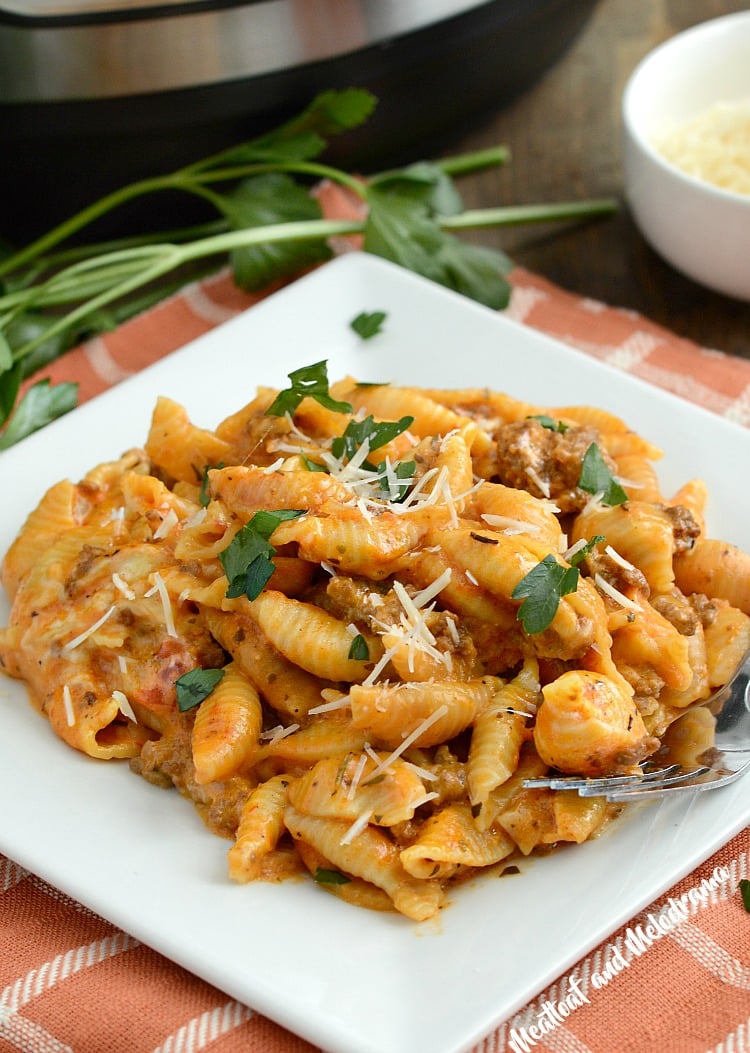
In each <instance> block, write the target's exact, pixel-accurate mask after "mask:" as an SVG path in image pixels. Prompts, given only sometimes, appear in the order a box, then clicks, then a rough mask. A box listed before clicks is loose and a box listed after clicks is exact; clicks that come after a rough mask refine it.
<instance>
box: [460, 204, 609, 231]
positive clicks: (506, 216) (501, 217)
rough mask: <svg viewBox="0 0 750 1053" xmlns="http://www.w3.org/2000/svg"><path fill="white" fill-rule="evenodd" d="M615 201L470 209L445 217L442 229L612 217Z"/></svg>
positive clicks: (474, 228)
mask: <svg viewBox="0 0 750 1053" xmlns="http://www.w3.org/2000/svg"><path fill="white" fill-rule="evenodd" d="M617 207H618V206H617V202H616V201H615V199H614V198H594V199H592V200H589V201H562V202H553V203H551V204H547V205H507V206H503V207H501V208H481V209H469V210H468V211H466V212H461V213H460V214H459V215H457V216H443V217H441V219H440V226H441V227H442V228H443V230H476V229H478V228H480V227H511V226H520V225H521V224H523V223H545V222H559V221H560V220H564V219H587V218H589V217H590V218H593V217H595V216H609V215H611V214H612V213H613V212H615V211H616V210H617Z"/></svg>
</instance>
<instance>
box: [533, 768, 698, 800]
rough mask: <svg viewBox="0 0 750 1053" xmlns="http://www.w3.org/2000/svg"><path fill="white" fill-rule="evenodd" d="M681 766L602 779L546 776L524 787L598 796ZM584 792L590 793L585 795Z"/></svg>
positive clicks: (667, 773) (608, 776)
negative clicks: (573, 791)
mask: <svg viewBox="0 0 750 1053" xmlns="http://www.w3.org/2000/svg"><path fill="white" fill-rule="evenodd" d="M679 767H680V766H679V764H670V765H669V767H667V768H656V769H654V770H653V771H645V772H640V773H637V774H635V775H607V776H603V777H602V778H601V779H585V778H582V777H580V776H578V775H551V776H550V775H546V776H540V777H539V778H537V779H524V781H523V786H524V789H527V790H533V789H535V790H577V791H578V793H579V795H580V796H582V797H583V796H588V797H592V796H596V795H597V794H600V793H601V792H602V791H604V790H607V789H612V788H615V787H619V786H629V785H632V784H637V785H638V786H640V785H642V783H644V782H650V781H652V780H654V779H659V778H661V777H662V776H664V775H669V774H671V773H672V772H674V771H677V770H678V769H679ZM584 790H589V791H590V792H589V793H587V794H584V793H583V791H584Z"/></svg>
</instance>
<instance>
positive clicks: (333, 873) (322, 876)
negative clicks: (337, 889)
mask: <svg viewBox="0 0 750 1053" xmlns="http://www.w3.org/2000/svg"><path fill="white" fill-rule="evenodd" d="M313 876H314V877H315V880H316V881H317V882H318V884H319V885H348V884H349V882H350V881H351V878H350V877H347V876H346V874H342V873H341V871H339V870H329V868H328V867H316V868H315V874H314V875H313Z"/></svg>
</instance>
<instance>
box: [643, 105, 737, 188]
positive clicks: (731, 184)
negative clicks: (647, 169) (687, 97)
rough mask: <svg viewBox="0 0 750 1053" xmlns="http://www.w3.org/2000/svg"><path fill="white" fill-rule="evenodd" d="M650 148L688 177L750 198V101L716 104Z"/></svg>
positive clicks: (662, 137) (674, 129)
mask: <svg viewBox="0 0 750 1053" xmlns="http://www.w3.org/2000/svg"><path fill="white" fill-rule="evenodd" d="M653 145H654V147H655V149H656V150H657V151H658V152H659V153H660V154H661V156H662V157H663V158H664V159H665V160H667V161H669V162H670V163H671V164H673V165H675V167H677V168H679V169H681V170H682V171H683V172H686V173H687V174H688V175H691V176H694V177H695V178H696V179H701V180H703V182H705V183H711V184H712V185H713V186H718V187H721V188H722V189H724V190H731V191H733V192H735V193H738V194H750V98H748V99H746V100H740V101H737V102H717V103H715V104H714V105H713V106H709V107H708V108H707V109H704V110H701V111H700V112H699V113H698V114H697V115H696V116H695V117H693V118H691V119H690V120H689V121H686V122H684V123H683V124H680V125H679V126H678V127H676V128H673V129H672V130H671V131H669V132H668V133H666V134H664V135H662V136H660V137H659V138H658V139H655V140H654V143H653Z"/></svg>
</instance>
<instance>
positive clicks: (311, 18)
mask: <svg viewBox="0 0 750 1053" xmlns="http://www.w3.org/2000/svg"><path fill="white" fill-rule="evenodd" d="M595 2H596V0H244V2H239V0H0V149H1V150H2V164H1V165H0V237H4V238H6V239H10V240H13V241H23V240H25V239H28V238H30V237H32V236H34V235H35V234H37V233H39V232H41V231H43V230H45V229H46V228H47V227H49V226H50V225H51V224H52V223H54V222H57V221H59V220H61V219H63V218H65V216H66V215H68V214H70V213H71V212H72V211H74V210H75V209H77V208H80V207H82V206H83V205H85V204H87V203H88V202H90V201H91V200H92V199H93V198H95V197H98V196H100V195H101V194H103V193H105V192H107V191H108V190H111V189H114V188H116V187H118V186H121V185H123V184H124V183H127V182H130V181H132V180H134V179H138V178H141V177H143V176H146V175H154V174H158V173H161V172H165V171H169V170H171V169H173V168H176V167H178V166H179V165H181V164H186V163H188V162H190V161H193V160H196V159H198V158H199V157H201V156H203V155H206V154H210V153H213V152H215V151H217V150H219V149H221V148H223V147H226V146H230V145H232V144H233V143H235V142H239V141H241V140H242V139H245V138H248V137H249V136H252V135H255V134H258V133H259V132H260V131H263V130H266V129H267V128H269V127H271V126H273V125H274V124H276V123H279V122H280V121H281V120H283V119H284V118H286V117H288V116H290V115H291V114H293V113H295V112H297V111H298V110H300V109H302V108H303V107H304V106H305V105H306V104H307V103H308V102H309V101H310V99H311V98H312V97H313V96H314V95H315V94H316V93H317V92H319V91H322V90H325V89H328V88H343V87H349V86H356V87H364V88H368V89H369V90H370V91H372V92H373V94H374V95H376V96H377V98H378V100H379V102H378V107H377V110H376V112H375V115H374V116H373V117H372V118H371V119H370V120H369V121H368V122H367V124H366V125H365V126H363V128H361V129H358V130H356V131H354V132H351V133H347V135H346V136H344V137H343V140H342V141H341V142H340V144H339V145H338V146H337V147H335V148H334V149H339V150H341V152H342V158H345V163H346V164H348V165H350V166H352V167H357V168H359V169H360V170H362V171H367V170H368V169H369V170H373V168H375V167H384V166H387V165H391V164H394V163H401V162H404V161H410V160H417V159H418V158H419V157H422V156H427V155H428V154H430V153H434V152H435V151H437V150H439V149H441V148H442V147H444V146H445V147H449V144H450V139H451V137H453V138H458V136H460V135H461V134H462V133H463V132H465V131H467V130H468V128H469V125H470V124H474V123H475V122H476V121H477V120H479V119H480V118H481V116H482V115H484V114H487V113H489V112H492V111H495V112H496V111H497V109H498V108H499V107H501V106H502V105H503V104H505V103H507V101H508V100H509V99H510V98H512V97H513V96H514V95H515V94H517V93H518V92H519V91H520V90H522V89H523V88H525V87H526V86H528V85H529V84H530V83H531V82H532V81H533V80H534V79H535V78H536V77H538V76H539V75H540V74H541V73H542V72H543V71H544V70H545V69H546V68H547V67H548V66H549V65H550V64H551V63H553V62H554V61H555V59H557V58H558V57H559V56H560V54H561V53H562V52H563V51H564V50H565V49H566V48H567V47H568V45H569V44H570V42H571V41H572V40H573V39H574V37H575V36H576V35H577V33H578V32H579V31H580V29H581V28H582V26H583V24H584V23H585V21H586V20H587V18H588V17H589V14H590V12H591V10H592V8H593V7H594V5H595ZM511 145H512V144H511ZM332 159H334V160H335V158H332ZM160 207H161V208H162V209H167V210H168V208H169V207H170V206H165V205H162V206H160Z"/></svg>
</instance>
